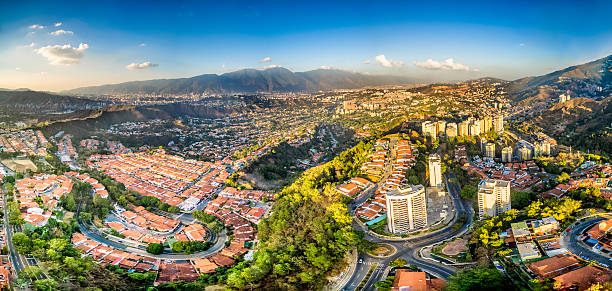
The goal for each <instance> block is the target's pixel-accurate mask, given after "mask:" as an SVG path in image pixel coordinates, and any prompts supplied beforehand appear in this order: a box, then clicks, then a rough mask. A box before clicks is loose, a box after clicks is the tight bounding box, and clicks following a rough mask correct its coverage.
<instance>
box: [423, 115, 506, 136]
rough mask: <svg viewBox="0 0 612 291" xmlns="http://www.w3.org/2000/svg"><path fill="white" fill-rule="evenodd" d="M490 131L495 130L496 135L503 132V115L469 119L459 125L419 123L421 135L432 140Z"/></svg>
mask: <svg viewBox="0 0 612 291" xmlns="http://www.w3.org/2000/svg"><path fill="white" fill-rule="evenodd" d="M491 130H495V131H496V132H498V133H502V132H504V117H503V115H501V114H500V115H496V116H491V115H487V116H485V117H484V118H482V119H476V118H473V117H470V118H468V119H467V120H464V121H462V122H460V123H459V124H457V123H446V121H442V120H439V121H431V120H426V121H423V123H421V133H422V134H423V135H424V136H431V137H433V138H436V137H437V136H441V135H446V136H448V137H457V136H477V135H481V134H486V133H488V132H490V131H491Z"/></svg>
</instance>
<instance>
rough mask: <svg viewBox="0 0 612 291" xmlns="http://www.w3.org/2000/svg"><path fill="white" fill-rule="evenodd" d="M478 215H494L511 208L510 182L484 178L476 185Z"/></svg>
mask: <svg viewBox="0 0 612 291" xmlns="http://www.w3.org/2000/svg"><path fill="white" fill-rule="evenodd" d="M478 209H479V212H478V217H479V219H483V218H484V217H486V216H489V217H494V216H498V215H499V214H501V213H503V212H506V211H508V210H510V209H511V206H510V182H508V181H503V180H493V179H489V180H484V181H482V182H480V184H479V185H478Z"/></svg>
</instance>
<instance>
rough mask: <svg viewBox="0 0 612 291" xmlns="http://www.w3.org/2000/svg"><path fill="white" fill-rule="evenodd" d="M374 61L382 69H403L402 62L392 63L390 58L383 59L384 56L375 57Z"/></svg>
mask: <svg viewBox="0 0 612 291" xmlns="http://www.w3.org/2000/svg"><path fill="white" fill-rule="evenodd" d="M375 59H376V61H377V62H378V63H379V64H380V65H381V66H383V67H387V68H392V67H398V68H399V67H403V66H404V62H402V61H394V60H392V59H390V58H387V57H385V55H378V56H376V58H375Z"/></svg>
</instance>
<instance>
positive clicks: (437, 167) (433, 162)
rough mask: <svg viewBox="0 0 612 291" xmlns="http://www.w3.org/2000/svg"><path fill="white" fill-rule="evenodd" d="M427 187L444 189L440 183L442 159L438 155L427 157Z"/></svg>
mask: <svg viewBox="0 0 612 291" xmlns="http://www.w3.org/2000/svg"><path fill="white" fill-rule="evenodd" d="M429 186H431V187H436V188H440V189H442V188H444V184H443V182H442V159H441V158H440V155H438V154H431V155H429Z"/></svg>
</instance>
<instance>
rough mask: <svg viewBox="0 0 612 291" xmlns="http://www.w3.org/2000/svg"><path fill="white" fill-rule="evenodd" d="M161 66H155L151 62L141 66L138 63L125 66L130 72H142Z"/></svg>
mask: <svg viewBox="0 0 612 291" xmlns="http://www.w3.org/2000/svg"><path fill="white" fill-rule="evenodd" d="M157 66H159V65H158V64H153V63H151V62H144V63H141V64H137V63H131V64H129V65H127V66H125V68H126V69H128V70H142V69H147V68H154V67H157Z"/></svg>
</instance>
